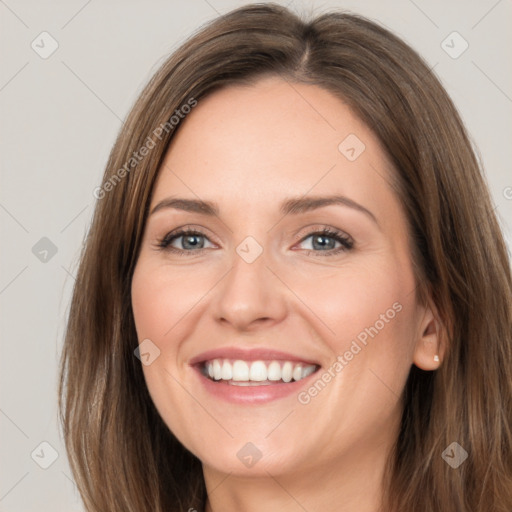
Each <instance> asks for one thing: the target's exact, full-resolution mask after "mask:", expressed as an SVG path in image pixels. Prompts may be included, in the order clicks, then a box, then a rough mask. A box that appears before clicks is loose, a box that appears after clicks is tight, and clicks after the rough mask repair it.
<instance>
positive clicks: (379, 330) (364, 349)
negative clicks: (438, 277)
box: [298, 258, 415, 386]
mask: <svg viewBox="0 0 512 512" xmlns="http://www.w3.org/2000/svg"><path fill="white" fill-rule="evenodd" d="M316 283H317V285H316V286H312V285H311V281H309V282H308V283H304V284H303V285H302V290H300V291H299V292H298V294H299V295H300V296H301V298H303V299H304V301H305V302H306V303H307V304H309V305H311V309H313V310H314V312H315V314H316V315H317V317H318V319H319V320H318V322H317V323H318V325H320V324H322V325H325V326H327V327H328V331H329V334H328V335H327V336H326V337H325V338H324V340H325V341H326V342H327V343H328V344H329V349H330V352H331V357H332V358H333V359H335V358H336V357H337V356H344V358H345V360H346V361H347V363H348V364H347V366H350V368H347V370H349V371H348V372H345V373H349V374H352V375H353V376H354V378H356V376H357V378H360V377H361V373H362V372H366V371H367V370H368V369H369V368H372V369H375V371H376V372H382V375H383V377H384V378H386V380H389V382H391V383H393V382H396V384H397V386H400V385H401V382H402V381H403V380H404V376H406V375H407V373H408V371H409V369H410V365H411V361H412V354H413V348H414V333H415V329H414V327H415V324H414V319H415V316H414V314H415V294H414V290H415V279H414V276H413V273H412V268H411V267H410V265H406V264H403V263H401V262H400V261H399V260H398V259H393V260H392V259H389V260H387V261H386V260H382V259H377V258H375V259H372V260H371V261H370V260H369V261H367V262H366V263H365V264H364V265H358V266H357V267H356V266H355V265H354V266H352V265H347V266H345V267H343V268H341V269H337V270H336V271H335V272H332V273H331V274H330V275H329V276H327V277H326V276H323V277H322V279H320V280H317V281H316ZM322 332H324V333H326V332H327V330H326V329H322ZM379 375H380V373H379Z"/></svg>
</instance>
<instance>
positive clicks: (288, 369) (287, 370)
mask: <svg viewBox="0 0 512 512" xmlns="http://www.w3.org/2000/svg"><path fill="white" fill-rule="evenodd" d="M292 376H293V366H292V363H290V361H286V363H284V364H283V368H282V369H281V378H282V379H283V380H284V382H290V381H291V380H292Z"/></svg>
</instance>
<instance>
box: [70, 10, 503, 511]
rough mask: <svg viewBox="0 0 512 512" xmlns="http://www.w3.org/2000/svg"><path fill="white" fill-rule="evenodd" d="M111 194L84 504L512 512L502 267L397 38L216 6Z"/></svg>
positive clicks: (129, 138)
mask: <svg viewBox="0 0 512 512" xmlns="http://www.w3.org/2000/svg"><path fill="white" fill-rule="evenodd" d="M95 196H96V197H97V198H98V203H97V206H96V210H95V215H94V220H93V224H92V227H91V229H90V232H89V234H88V237H87V240H86V243H85V246H84V249H83V254H82V258H81V264H80V269H79V272H78V276H77V281H76V285H75V289H74V293H73V299H72V304H71V310H70V316H69V322H68V328H67V333H66V340H65V347H64V351H63V355H62V367H61V387H60V396H61V403H60V407H61V419H62V424H63V429H64V436H65V441H66V446H67V450H68V454H69V459H70V464H71V467H72V469H73V473H74V476H75V479H76V482H77V485H78V487H79V490H80V493H81V495H82V498H83V500H84V502H85V505H86V507H87V510H88V511H104V510H109V511H117V510H119V511H121V510H123V511H126V510H134V511H143V510H147V511H162V512H163V511H171V510H176V511H177V510H189V511H190V510H206V511H208V512H217V511H219V510H220V511H228V510H246V511H252V510H287V511H288V510H289V511H292V510H293V511H295V510H308V511H314V510H336V511H356V510H357V511H358V512H376V511H378V510H379V511H380V510H382V511H389V512H391V511H393V512H394V511H411V510H415V511H432V510H436V511H442V512H444V511H446V512H448V511H450V512H452V511H453V510H457V511H466V512H469V511H494V512H496V511H501V512H505V511H507V512H509V511H510V510H512V432H511V407H512V380H511V377H510V373H509V369H510V368H511V366H512V338H511V336H512V335H511V331H512V330H511V326H512V300H511V297H512V291H511V290H512V280H511V274H510V264H509V260H508V256H507V251H506V247H505V244H504V241H503V238H502V235H501V233H500V230H499V227H498V223H497V221H496V218H495V215H494V213H493V207H492V204H491V201H490V197H489V193H488V191H487V188H486V185H485V182H484V179H483V177H482V173H481V171H480V169H479V166H478V163H477V161H476V159H475V156H474V154H473V151H472V149H471V145H470V142H469V140H468V136H467V134H466V131H465V129H464V127H463V125H462V123H461V120H460V117H459V115H458V114H457V112H456V110H455V108H454V106H453V104H452V102H451V101H450V99H449V98H448V96H447V94H446V92H445V91H444V90H443V88H442V86H441V85H440V83H439V81H438V80H437V78H436V77H435V76H434V75H433V73H432V72H430V70H429V69H428V68H427V66H426V65H425V63H424V62H423V61H422V60H421V59H420V57H419V56H418V55H417V54H416V53H415V52H414V51H413V50H412V49H411V48H410V47H408V46H407V45H406V44H405V43H404V42H402V41H401V40H399V39H398V38H397V37H395V36H394V35H392V34H391V33H390V32H388V31H387V30H385V29H383V28H382V27H380V26H378V25H376V24H375V23H373V22H370V21H369V20H366V19H364V18H362V17H358V16H354V15H348V14H342V13H330V14H326V15H322V16H320V17H318V18H316V19H314V20H312V21H309V22H305V21H302V20H300V19H299V18H297V17H296V16H295V15H294V14H292V13H291V12H290V11H288V10H287V9H285V8H283V7H279V6H277V5H272V4H260V5H252V6H247V7H243V8H240V9H238V10H235V11H233V12H231V13H228V14H227V15H224V16H221V17H220V18H218V19H217V20H215V21H214V22H212V23H210V24H209V25H207V26H206V27H204V28H203V29H202V30H201V31H199V32H198V33H197V34H196V35H194V37H192V38H191V39H190V40H188V41H187V42H186V43H185V44H184V45H183V46H182V47H181V48H179V49H178V50H177V51H176V52H175V53H174V54H173V55H171V56H170V57H169V59H168V60H167V61H166V62H165V63H164V64H163V65H162V67H161V68H160V69H159V70H158V72H157V73H156V74H155V76H154V77H153V78H152V79H151V81H150V83H149V84H148V85H147V87H146V88H145V90H144V91H143V92H142V94H141V96H140V98H139V99H138V101H137V103H136V104H135V106H134V108H133V109H132V111H131V113H130V115H129V117H128V119H127V121H126V123H125V125H124V126H123V129H122V130H121V133H120V135H119V137H118V139H117V141H116V143H115V146H114V148H113V150H112V153H111V156H110V159H109V162H108V164H107V169H106V171H105V175H104V179H103V183H102V185H101V187H99V188H98V189H97V190H96V191H95Z"/></svg>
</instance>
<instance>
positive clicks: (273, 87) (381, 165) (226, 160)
mask: <svg viewBox="0 0 512 512" xmlns="http://www.w3.org/2000/svg"><path fill="white" fill-rule="evenodd" d="M182 123H183V124H182V125H181V126H180V128H179V130H178V132H177V134H176V136H175V137H174V139H173V141H172V143H171V145H170V147H169V150H168V152H167V155H166V157H165V159H164V162H163V165H162V168H161V170H160V175H159V178H158V181H157V184H156V188H155V191H154V195H153V201H152V203H153V204H155V203H156V202H157V201H159V200H161V199H163V198H164V197H166V196H167V195H169V194H171V193H172V194H180V195H186V196H199V197H201V198H202V199H213V200H215V201H217V202H220V203H222V202H224V203H226V206H227V207H228V206H230V205H231V206H233V207H235V206H236V204H238V207H240V208H242V209H243V208H244V207H245V208H247V207H248V206H249V205H253V204H258V203H259V204H261V205H263V206H265V205H267V203H270V202H272V203H274V202H277V201H280V199H281V198H282V197H284V196H287V197H288V196H297V195H304V194H307V193H308V192H310V191H311V192H312V193H314V194H315V195H318V194H322V193H340V194H345V195H349V196H351V197H352V199H354V200H356V201H361V202H365V201H366V202H368V199H369V198H374V199H375V198H377V197H381V198H382V199H383V201H384V202H385V201H387V200H392V199H393V198H392V197H391V194H392V191H391V187H390V186H389V182H390V179H389V178H390V175H391V172H392V169H391V165H390V164H389V161H388V159H387V156H386V154H385V152H384V151H383V150H382V148H381V146H380V143H379V141H378V139H377V138H376V137H375V136H374V134H373V133H372V132H371V131H370V129H369V128H368V127H367V126H366V125H365V124H364V123H363V122H362V121H361V120H360V119H359V118H358V117H357V116H356V115H355V114H354V113H353V112H352V110H351V109H350V108H349V107H348V106H347V105H346V104H345V103H344V102H343V101H342V100H341V99H340V98H338V97H336V96H334V95H333V94H332V93H330V92H328V91H326V90H324V89H322V88H320V87H318V86H315V85H306V84H299V83H292V82H287V81H284V80H282V79H279V78H265V79H262V80H259V81H258V82H256V83H254V84H253V85H250V86H246V85H244V86H238V85H236V86H230V87H226V88H224V89H222V90H219V91H217V92H215V93H213V94H211V95H210V96H208V97H206V98H205V99H203V100H200V101H199V104H198V105H197V106H196V107H195V108H194V109H193V110H192V112H191V113H190V114H189V115H188V116H187V118H186V119H185V120H184V121H182ZM365 198H366V199H365ZM228 203H229V204H228Z"/></svg>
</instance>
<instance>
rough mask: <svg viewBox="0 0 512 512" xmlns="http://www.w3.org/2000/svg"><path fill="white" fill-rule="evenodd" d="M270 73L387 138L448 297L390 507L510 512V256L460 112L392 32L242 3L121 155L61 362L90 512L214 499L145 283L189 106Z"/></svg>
mask: <svg viewBox="0 0 512 512" xmlns="http://www.w3.org/2000/svg"><path fill="white" fill-rule="evenodd" d="M263 75H278V76H281V77H282V78H283V79H285V80H288V81H290V82H303V83H309V84H316V85H318V86H320V87H323V88H325V89H326V90H329V91H330V92H332V93H333V94H335V95H338V96H339V97H340V98H341V99H343V101H345V102H347V103H348V104H349V105H350V106H351V107H352V108H353V110H354V111H355V112H356V113H357V114H358V115H359V117H360V118H361V119H362V120H363V121H364V122H365V123H366V124H367V125H368V126H369V127H370V128H371V129H372V130H373V132H374V133H375V135H376V136H377V137H378V138H379V139H380V142H381V144H382V146H383V148H384V149H385V151H387V153H388V155H389V157H390V159H391V161H392V162H393V164H394V167H395V171H396V177H395V179H396V184H395V185H396V190H397V192H398V195H399V197H400V200H401V202H402V204H403V207H404V210H405V212H406V216H407V220H408V224H409V228H410V236H411V241H412V246H413V255H412V256H413V260H414V264H415V269H416V277H417V282H418V290H419V292H420V293H419V298H420V300H428V298H430V300H432V301H433V303H434V304H435V306H436V309H437V310H438V312H439V319H440V321H441V324H442V325H443V326H444V331H443V332H444V333H445V343H446V347H447V350H446V353H445V357H444V359H443V361H442V364H441V366H440V368H439V370H437V371H435V372H425V371H421V370H419V369H418V368H416V367H415V366H413V367H412V369H411V373H410V376H409V379H408V381H407V384H406V387H405V389H404V391H403V417H402V423H401V430H400V434H399V436H398V438H397V440H396V446H395V449H394V451H393V454H392V457H391V458H390V459H389V462H388V471H387V476H386V478H387V483H386V492H385V499H386V509H389V510H393V511H407V512H410V511H411V510H414V511H416V512H423V511H424V512H427V511H428V512H431V511H433V510H435V511H436V512H453V511H454V510H457V511H458V512H470V511H489V512H490V511H492V512H510V511H511V510H512V432H511V425H512V421H511V416H512V379H511V373H510V372H511V369H512V279H511V272H510V261H509V256H508V254H507V250H506V246H505V244H504V240H503V237H502V234H501V232H500V229H499V226H498V223H497V220H496V217H495V214H494V212H493V206H492V202H491V199H490V196H489V192H488V189H487V186H486V183H485V179H484V177H483V174H482V171H481V169H480V168H479V164H478V162H477V160H476V158H475V155H474V153H473V150H472V148H471V143H470V141H469V139H468V135H467V133H466V131H465V128H464V126H463V124H462V122H461V119H460V117H459V115H458V113H457V111H456V109H455V107H454V105H453V103H452V102H451V101H450V99H449V97H448V95H447V94H446V92H445V91H444V89H443V87H442V86H441V85H440V83H439V81H438V79H437V78H436V77H435V76H434V74H433V72H431V70H429V68H428V67H427V65H426V64H425V63H424V61H423V60H422V59H421V58H420V57H419V56H418V55H417V54H416V53H415V51H413V50H412V49H411V48H410V47H409V46H408V45H406V44H405V43H404V42H403V41H401V40H400V39H399V38H397V37H396V36H394V35H393V34H392V33H390V32H389V31H387V30H385V29H384V28H382V27H381V26H379V25H378V24H376V23H374V22H372V21H369V20H368V19H365V18H363V17H360V16H357V15H352V14H347V13H340V12H331V13H327V14H323V15H321V16H319V17H317V18H316V19H313V20H311V21H303V20H302V19H301V18H299V17H298V16H296V15H295V14H293V13H292V12H290V11H289V10H287V9H286V8H284V7H280V6H278V5H274V4H253V5H249V6H246V7H242V8H239V9H237V10H235V11H232V12H230V13H228V14H226V15H223V16H221V17H219V18H217V19H216V20H214V21H213V22H211V23H209V24H208V25H206V26H205V27H203V28H202V29H201V30H200V31H199V32H198V33H196V34H195V35H194V36H193V37H191V38H190V39H189V40H188V41H186V42H185V43H184V44H183V45H182V46H181V47H180V48H179V49H178V50H177V51H176V52H175V53H174V54H172V55H171V56H170V57H169V58H168V59H167V61H166V62H164V64H163V65H162V66H161V68H160V69H159V70H158V71H157V72H156V74H155V75H154V76H153V78H152V79H151V80H150V82H149V83H148V85H147V86H146V87H145V89H144V90H143V92H142V94H141V95H140V97H139V99H138V100H137V102H136V104H135V105H134V107H133V109H132V110H131V112H130V114H129V116H128V118H127V120H126V122H125V124H124V126H123V127H122V129H121V132H120V134H119V136H118V138H117V140H116V142H115V145H114V147H113V149H112V152H111V154H110V158H109V160H108V163H107V166H106V170H105V174H104V178H103V184H102V187H101V188H100V189H98V193H97V194H96V196H97V197H98V198H99V199H98V201H97V204H96V208H95V212H94V218H93V222H92V225H91V227H90V229H89V232H88V235H87V237H86V240H85V244H84V247H83V251H82V255H81V260H80V265H79V269H78V274H77V278H76V284H75V287H74V291H73V297H72V302H71V307H70V312H69V319H68V324H67V331H66V335H65V345H64V349H63V352H62V359H61V369H60V372H61V373H60V388H59V408H60V409H59V410H60V419H61V422H62V426H63V435H64V439H65V444H66V449H67V452H68V456H69V461H70V465H71V468H72V471H73V475H74V477H75V480H76V483H77V485H78V488H79V491H80V493H81V496H82V498H83V500H84V503H85V506H86V508H87V510H88V511H89V512H105V511H107V510H108V511H109V512H115V511H119V512H121V511H122V512H128V511H133V512H142V511H148V512H149V511H151V512H164V511H165V512H170V511H177V510H187V509H189V508H196V509H198V510H202V507H203V506H204V501H205V498H206V489H205V485H204V480H203V476H202V469H201V464H200V461H199V460H198V459H197V458H196V457H195V456H193V455H192V454H191V453H190V452H189V451H188V450H187V449H185V448H184V447H183V446H182V445H181V444H180V443H179V442H178V441H177V439H176V438H175V437H174V436H173V434H172V433H171V432H170V431H169V429H168V427H167V426H166V425H165V423H164V422H163V420H162V418H161V417H160V416H159V414H158V412H157V411H156V409H155V407H154V405H153V403H152V400H151V397H150V396H149V393H148V390H147V387H146V385H145V381H144V377H143V373H142V369H141V362H140V361H139V360H138V359H137V358H136V357H135V356H134V349H135V348H136V347H137V346H138V340H137V337H136V332H135V326H134V321H133V313H132V310H131V298H130V285H131V278H132V275H133V271H134V267H135V264H136V262H137V256H138V251H139V247H140V242H141V237H142V234H143V229H144V225H145V220H146V216H147V208H148V205H149V202H150V199H151V193H152V189H153V186H154V183H155V179H156V176H157V173H158V170H159V168H160V166H161V163H162V160H163V157H164V155H165V152H166V150H167V148H168V146H169V142H170V141H171V140H172V137H173V136H174V134H175V133H176V131H177V129H179V122H178V121H176V119H177V117H176V115H177V114H176V111H179V112H184V111H185V112H186V109H185V108H184V105H193V104H194V103H193V102H199V103H200V102H201V100H202V99H203V98H204V97H205V96H206V95H208V94H211V93H212V92H213V91H215V90H217V89H219V88H221V87H225V86H229V85H230V84H235V83H249V84H250V83H254V81H255V80H256V79H257V78H259V77H262V76H263ZM189 110H190V108H189ZM227 115H229V114H227ZM173 116H174V118H173ZM179 117H181V116H179ZM171 119H174V120H173V121H172V122H171V121H170V120H171ZM150 141H151V144H150ZM143 146H146V148H148V151H146V152H145V156H144V157H143V158H142V157H140V158H139V156H140V153H139V151H140V149H141V148H142V147H143ZM134 155H137V157H135V156H134ZM453 442H457V443H458V444H459V445H460V446H461V447H462V448H464V450H466V452H467V453H468V458H467V460H466V461H465V462H464V463H463V464H462V465H461V466H460V467H458V468H456V469H455V468H452V467H450V465H448V464H447V463H446V462H445V460H443V458H442V457H441V454H442V452H443V451H444V450H445V449H446V448H447V447H448V446H449V445H450V444H451V443H453ZM340 477H341V475H340Z"/></svg>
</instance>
